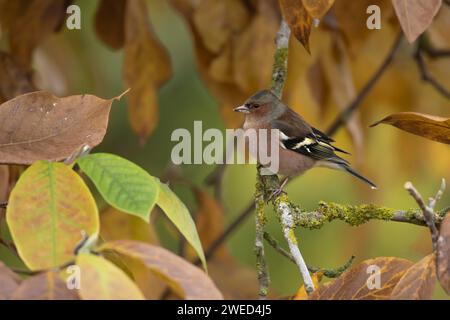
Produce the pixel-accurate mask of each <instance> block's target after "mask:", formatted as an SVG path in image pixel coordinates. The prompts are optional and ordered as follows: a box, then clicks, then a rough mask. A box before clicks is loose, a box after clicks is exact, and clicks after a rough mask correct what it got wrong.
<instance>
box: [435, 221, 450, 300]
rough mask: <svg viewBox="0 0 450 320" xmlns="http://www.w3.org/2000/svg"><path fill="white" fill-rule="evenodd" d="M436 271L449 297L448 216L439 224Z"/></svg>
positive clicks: (449, 255) (449, 224)
mask: <svg viewBox="0 0 450 320" xmlns="http://www.w3.org/2000/svg"><path fill="white" fill-rule="evenodd" d="M436 255H437V259H436V264H437V266H436V271H437V276H438V279H439V282H440V284H441V286H442V288H443V289H444V290H445V292H447V294H449V295H450V214H449V213H447V215H446V217H445V218H444V221H442V222H441V227H440V231H439V240H438V242H437V250H436Z"/></svg>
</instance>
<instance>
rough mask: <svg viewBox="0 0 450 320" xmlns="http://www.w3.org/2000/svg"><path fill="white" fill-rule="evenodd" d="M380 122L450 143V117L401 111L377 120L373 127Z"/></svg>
mask: <svg viewBox="0 0 450 320" xmlns="http://www.w3.org/2000/svg"><path fill="white" fill-rule="evenodd" d="M380 123H385V124H390V125H392V126H394V127H397V128H399V129H401V130H404V131H407V132H409V133H412V134H415V135H418V136H421V137H424V138H427V139H430V140H434V141H437V142H442V143H446V144H450V119H449V118H442V117H438V116H433V115H428V114H423V113H418V112H399V113H394V114H391V115H389V116H387V117H386V118H384V119H382V120H380V121H377V122H375V123H374V124H372V125H371V127H375V126H376V125H378V124H380Z"/></svg>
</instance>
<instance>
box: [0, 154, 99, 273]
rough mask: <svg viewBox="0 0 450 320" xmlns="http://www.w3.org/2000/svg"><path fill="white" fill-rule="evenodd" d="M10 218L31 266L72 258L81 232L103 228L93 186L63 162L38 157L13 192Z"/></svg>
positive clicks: (57, 263)
mask: <svg viewBox="0 0 450 320" xmlns="http://www.w3.org/2000/svg"><path fill="white" fill-rule="evenodd" d="M6 222H7V223H8V226H9V229H10V231H11V236H12V238H13V240H14V243H15V245H16V247H17V251H18V253H19V255H20V257H21V258H22V260H23V261H24V262H25V264H26V265H27V266H28V267H29V268H30V269H31V270H42V269H50V268H54V267H58V266H61V265H63V264H65V263H67V262H69V261H71V260H73V259H74V249H75V247H76V246H77V244H79V243H80V241H81V240H82V238H83V235H82V232H85V233H86V234H87V235H88V236H96V235H97V234H98V232H99V215H98V210H97V205H96V204H95V200H94V198H93V196H92V194H91V192H90V191H89V188H88V187H87V186H86V184H85V183H84V181H83V179H81V178H80V176H79V175H78V174H76V173H75V172H74V171H73V170H72V169H70V168H69V167H67V166H66V165H64V164H62V163H52V162H47V161H38V162H36V163H34V164H33V165H32V166H31V167H29V168H28V169H27V170H26V171H25V172H24V173H23V174H22V175H21V177H20V179H19V180H18V181H17V184H16V186H15V187H14V189H13V191H12V192H11V196H10V198H9V203H8V208H7V210H6Z"/></svg>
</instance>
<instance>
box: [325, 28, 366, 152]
mask: <svg viewBox="0 0 450 320" xmlns="http://www.w3.org/2000/svg"><path fill="white" fill-rule="evenodd" d="M323 61H324V71H325V76H326V77H327V80H328V84H329V87H330V90H331V96H332V97H333V100H334V103H335V104H336V106H337V108H338V109H339V110H341V111H342V110H345V109H346V108H347V107H348V105H349V104H350V103H352V101H353V100H354V98H355V97H356V88H355V83H354V79H353V74H352V69H351V63H350V56H349V53H348V49H347V48H346V46H345V44H344V41H343V39H342V37H339V36H336V37H335V38H333V39H332V41H331V44H330V48H329V50H328V51H327V52H326V53H325V54H324V56H323ZM346 129H347V131H348V133H349V134H350V137H351V139H352V142H353V145H354V148H355V150H356V152H355V153H356V156H357V158H358V159H361V158H362V155H363V152H364V150H363V149H364V141H363V140H364V139H363V129H362V124H361V118H360V115H359V112H358V111H356V112H354V113H353V115H352V117H351V118H350V120H349V121H347V123H346Z"/></svg>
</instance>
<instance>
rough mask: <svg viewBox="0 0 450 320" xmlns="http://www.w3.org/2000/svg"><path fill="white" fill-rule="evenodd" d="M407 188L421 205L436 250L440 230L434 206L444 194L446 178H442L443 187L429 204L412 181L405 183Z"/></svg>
mask: <svg viewBox="0 0 450 320" xmlns="http://www.w3.org/2000/svg"><path fill="white" fill-rule="evenodd" d="M405 189H406V190H407V191H408V192H409V194H410V195H411V196H412V197H413V198H414V200H415V201H416V202H417V204H418V205H419V208H420V209H421V210H422V213H423V217H424V218H425V221H426V223H427V225H428V228H429V229H430V232H431V240H432V243H433V250H434V251H435V250H436V247H437V241H438V238H439V231H438V228H437V226H436V215H435V213H434V207H435V206H436V202H437V201H438V200H439V199H440V198H441V196H442V194H443V193H444V190H445V180H444V179H442V183H441V187H440V188H439V191H438V192H437V193H436V196H435V197H434V198H430V200H429V203H428V205H427V204H426V203H425V202H424V200H423V198H422V196H421V195H420V193H419V191H417V189H416V188H414V186H413V184H412V183H411V182H409V181H408V182H406V183H405Z"/></svg>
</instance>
